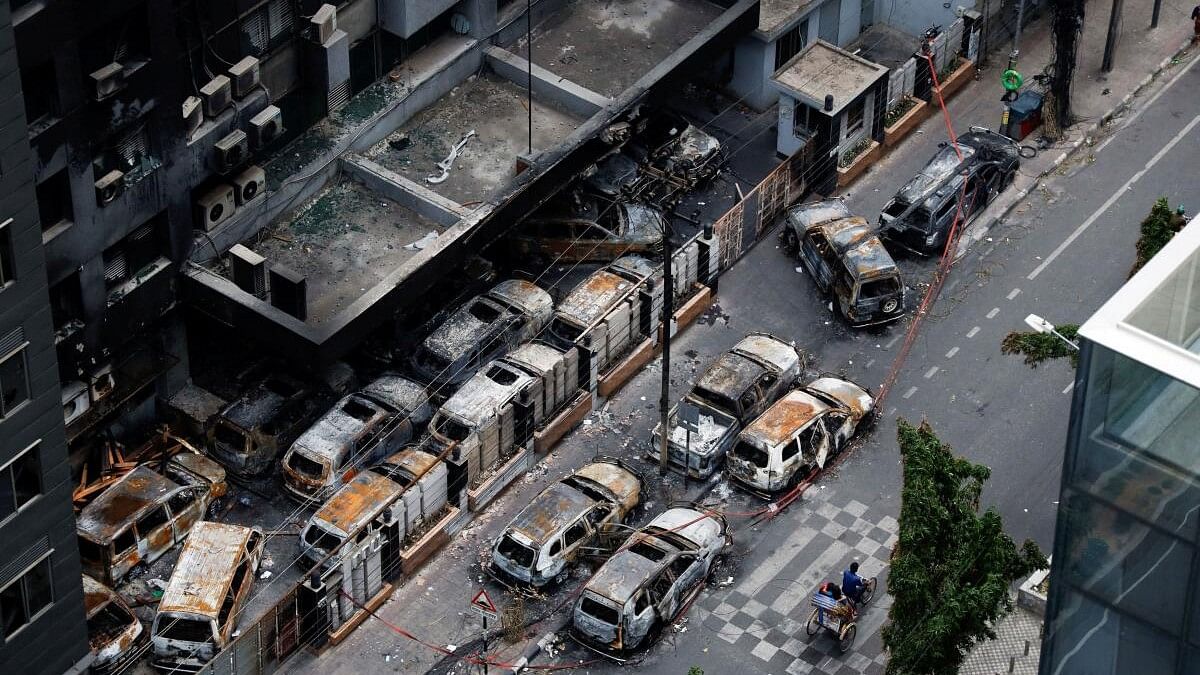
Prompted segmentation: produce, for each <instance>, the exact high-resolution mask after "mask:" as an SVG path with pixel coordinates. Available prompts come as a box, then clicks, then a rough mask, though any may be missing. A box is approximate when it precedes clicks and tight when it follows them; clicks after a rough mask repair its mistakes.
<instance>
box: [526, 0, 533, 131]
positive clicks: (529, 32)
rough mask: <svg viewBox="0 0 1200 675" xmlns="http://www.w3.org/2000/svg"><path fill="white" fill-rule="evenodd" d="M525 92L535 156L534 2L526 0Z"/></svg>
mask: <svg viewBox="0 0 1200 675" xmlns="http://www.w3.org/2000/svg"><path fill="white" fill-rule="evenodd" d="M525 91H526V95H527V96H528V97H529V101H528V102H529V105H528V106H526V107H528V108H529V110H528V112H529V154H530V155H533V0H525Z"/></svg>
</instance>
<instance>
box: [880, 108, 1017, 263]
mask: <svg viewBox="0 0 1200 675" xmlns="http://www.w3.org/2000/svg"><path fill="white" fill-rule="evenodd" d="M958 145H959V150H960V151H961V152H962V159H961V160H960V159H959V156H958V153H957V152H955V150H954V147H953V146H951V145H943V146H942V147H941V148H939V149H938V151H937V153H936V154H934V156H933V158H932V159H930V160H929V163H928V164H926V165H925V168H924V169H922V170H921V172H920V173H918V174H917V175H916V176H915V177H913V179H912V180H910V181H909V182H908V183H906V184H905V185H904V187H902V188H900V191H899V192H897V193H896V196H895V197H892V200H891V201H889V202H888V203H887V205H886V206H884V207H883V212H882V213H880V214H879V228H880V235H881V236H883V238H884V239H886V240H887V241H888V242H891V243H894V244H896V245H898V246H900V247H901V248H904V249H906V250H909V251H912V252H914V253H917V254H920V255H928V254H930V253H939V252H941V250H942V249H943V248H944V247H945V245H946V240H947V238H948V237H949V235H950V228H951V226H952V225H953V224H954V221H955V217H956V215H957V214H958V210H959V209H958V202H959V198H960V197H962V218H961V221H962V222H960V223H959V224H958V226H959V228H962V227H965V226H966V224H967V223H968V222H970V220H971V219H972V218H974V217H975V216H976V215H978V214H979V213H980V212H981V211H983V209H984V208H986V207H987V205H988V204H990V203H991V202H992V199H994V198H995V197H996V195H998V194H1000V192H1001V191H1003V190H1004V188H1006V187H1008V186H1009V185H1011V184H1012V182H1013V179H1014V178H1015V177H1016V175H1017V169H1019V168H1020V167H1021V159H1020V149H1019V147H1018V146H1017V143H1016V142H1015V141H1013V140H1012V139H1010V138H1008V137H1007V136H1004V135H1002V134H998V133H996V132H994V131H990V130H988V129H982V128H979V127H971V130H970V131H969V132H968V133H965V134H963V135H961V136H959V137H958ZM964 180H966V182H967V183H966V189H965V192H964V189H963V181H964Z"/></svg>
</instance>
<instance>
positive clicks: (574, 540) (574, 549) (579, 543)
mask: <svg viewBox="0 0 1200 675" xmlns="http://www.w3.org/2000/svg"><path fill="white" fill-rule="evenodd" d="M593 534H594V532H593V530H592V528H591V527H590V526H589V525H588V521H587V518H580V519H579V520H576V521H575V522H574V523H572V524H571V526H570V527H568V528H567V531H566V532H564V533H563V536H562V542H563V558H565V559H566V560H571V561H573V560H575V556H576V554H577V553H578V552H579V550H580V549H581V548H583V546H584V544H587V543H590V542H591V541H592V539H593V536H592V535H593Z"/></svg>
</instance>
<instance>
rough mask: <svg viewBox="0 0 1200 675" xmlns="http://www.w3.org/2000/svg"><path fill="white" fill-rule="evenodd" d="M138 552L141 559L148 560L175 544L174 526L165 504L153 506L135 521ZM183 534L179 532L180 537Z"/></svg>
mask: <svg viewBox="0 0 1200 675" xmlns="http://www.w3.org/2000/svg"><path fill="white" fill-rule="evenodd" d="M137 533H138V535H139V536H138V553H139V554H140V555H141V558H142V560H145V561H147V562H148V561H150V560H152V559H154V558H157V557H158V556H160V555H162V554H163V553H165V552H167V551H169V550H170V549H171V547H173V546H174V545H175V541H176V539H175V528H174V527H173V526H172V525H171V516H170V514H168V513H167V507H166V505H165V504H159V505H157V506H155V507H154V508H153V509H152V510H151V511H150V512H149V513H147V514H146V515H144V516H142V517H141V518H139V519H138V521H137ZM183 536H184V534H183V533H181V534H180V539H182V538H183Z"/></svg>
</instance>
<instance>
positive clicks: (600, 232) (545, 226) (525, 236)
mask: <svg viewBox="0 0 1200 675" xmlns="http://www.w3.org/2000/svg"><path fill="white" fill-rule="evenodd" d="M666 231H667V225H666V221H665V220H664V219H663V215H662V213H661V212H659V210H658V209H656V208H654V207H651V206H646V205H644V204H633V203H626V202H621V203H616V204H605V203H602V202H599V201H597V200H594V199H587V198H584V199H581V200H580V201H578V202H573V201H570V200H566V199H560V200H555V201H553V202H551V203H550V204H549V205H548V206H547V207H545V208H543V209H542V210H541V211H538V212H536V213H534V214H533V215H531V216H530V217H529V218H528V219H526V220H525V222H524V223H522V224H521V226H520V227H519V228H518V229H517V230H516V231H515V232H513V234H512V235H511V242H512V247H513V253H514V254H515V255H516V256H517V257H519V258H523V257H534V258H547V259H550V260H552V261H554V262H608V261H610V260H613V259H614V258H617V257H618V256H621V255H624V254H626V253H634V254H638V253H641V254H648V255H653V254H656V253H658V252H659V251H661V250H662V238H663V234H664V233H665V232H666Z"/></svg>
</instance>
